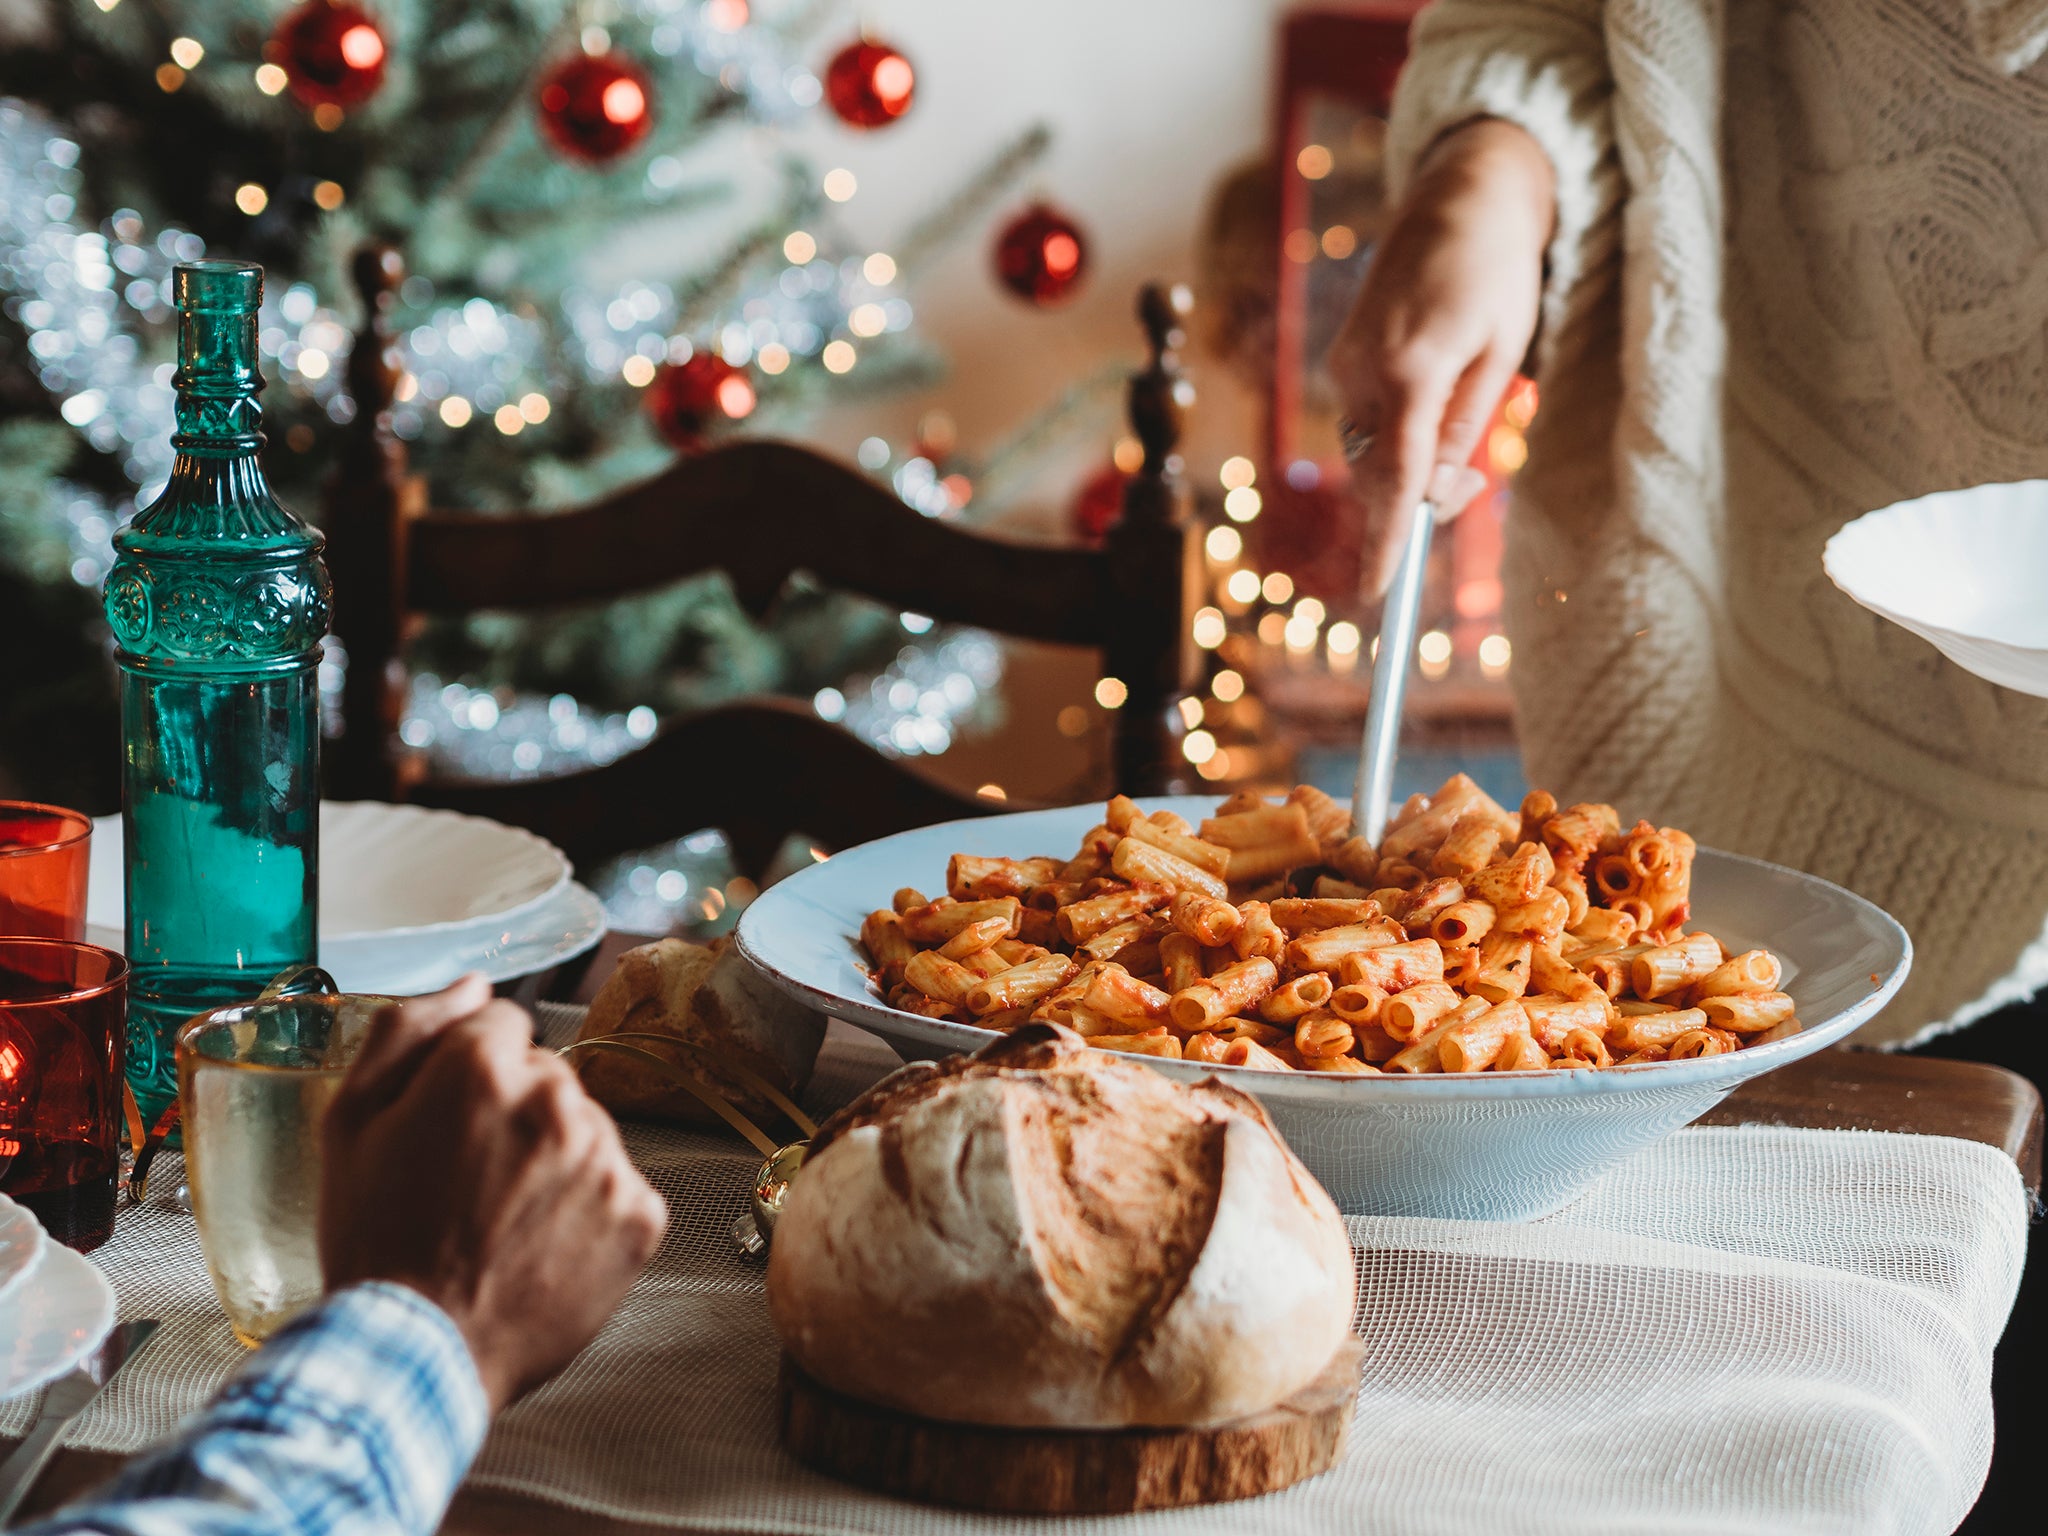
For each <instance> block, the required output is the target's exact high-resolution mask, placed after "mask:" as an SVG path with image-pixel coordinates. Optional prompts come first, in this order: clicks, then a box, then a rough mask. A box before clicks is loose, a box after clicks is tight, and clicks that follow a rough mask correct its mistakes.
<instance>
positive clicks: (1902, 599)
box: [1821, 480, 2048, 698]
mask: <svg viewBox="0 0 2048 1536" xmlns="http://www.w3.org/2000/svg"><path fill="white" fill-rule="evenodd" d="M1821 565H1822V568H1823V569H1825V570H1826V571H1827V573H1828V577H1829V579H1830V580H1832V581H1833V582H1834V584H1835V585H1836V586H1838V587H1840V588H1841V589H1842V590H1843V591H1844V592H1846V593H1848V595H1849V596H1850V597H1852V598H1854V599H1855V600H1856V601H1857V602H1859V603H1861V604H1862V605H1863V606H1864V607H1866V608H1868V609H1870V610H1871V612H1873V613H1876V614H1881V615H1882V616H1883V617H1885V618H1887V619H1890V620H1891V621H1892V622H1893V623H1895V624H1901V625H1904V626H1905V627H1906V628H1907V629H1910V630H1912V631H1913V633H1915V634H1916V635H1919V636H1920V637H1921V638H1923V639H1925V640H1927V641H1929V642H1931V643H1932V644H1933V645H1934V646H1936V647H1937V648H1938V649H1939V650H1940V651H1941V652H1942V654H1943V655H1945V656H1947V657H1948V659H1949V660H1950V661H1953V662H1954V663H1955V664H1956V665H1957V666H1959V667H1962V668H1964V669H1965V670H1966V671H1970V672H1974V673H1976V674H1977V676H1979V677H1981V678H1984V679H1985V680H1987V681H1989V682H1993V683H1997V684H1999V685H2000V686H2002V687H2006V688H2012V689H2015V690H2017V691H2018V692H2020V693H2030V694H2033V695H2035V696H2036V697H2042V698H2048V480H2022V481H2016V482H2013V483H2011V484H2007V485H1974V486H1971V487H1970V488H1969V489H1967V490H1961V491H1936V492H1935V493H1934V494H1932V495H1929V496H1918V497H1915V498H1914V499H1913V500H1911V501H1901V502H1897V503H1894V504H1893V505H1891V506H1889V507H1885V508H1882V509H1881V510H1879V511H1876V512H1870V513H1866V514H1865V515H1864V516H1862V517H1859V518H1857V519H1856V521H1854V522H1853V523H1850V524H1848V525H1847V526H1846V527H1844V528H1842V529H1840V530H1839V531H1838V532H1837V533H1836V534H1835V536H1834V537H1833V538H1831V539H1829V540H1828V543H1827V548H1826V550H1825V551H1824V552H1823V553H1822V555H1821Z"/></svg>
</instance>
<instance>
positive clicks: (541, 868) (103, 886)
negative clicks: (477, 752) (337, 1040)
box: [85, 800, 569, 950]
mask: <svg viewBox="0 0 2048 1536" xmlns="http://www.w3.org/2000/svg"><path fill="white" fill-rule="evenodd" d="M92 834H93V835H92V881H91V884H90V886H89V887H88V889H87V892H86V905H85V920H86V924H87V926H88V927H90V928H94V929H98V930H100V931H101V932H104V933H118V932H120V931H121V928H122V924H123V911H122V907H123V889H122V885H123V882H122V871H121V818H120V817H118V816H101V817H98V818H97V819H95V820H94V822H93V824H92ZM568 883H569V861H568V860H567V859H566V858H564V857H563V855H562V851H561V850H560V849H559V848H557V847H556V846H555V845H554V844H553V843H551V842H549V841H547V839H545V838H542V837H536V836H534V834H533V833H531V832H528V831H526V830H525V829H524V828H521V827H508V826H505V825H503V824H501V823H499V822H495V821H489V820H486V819H485V818H484V817H481V816H464V815H461V814H459V813H457V812H455V811H439V810H433V809H430V808H428V807H426V806H419V805H388V804H386V803H384V802H382V801H378V800H323V801H321V802H320V945H321V948H322V949H323V950H324V949H326V948H327V947H328V946H329V945H331V944H336V943H340V942H345V941H349V940H357V939H363V940H374V941H378V942H387V941H390V940H395V939H414V938H419V939H431V938H451V937H455V936H457V935H460V934H462V933H464V932H466V931H467V930H469V929H471V928H475V927H477V926H479V925H481V926H484V927H490V926H493V925H496V924H500V923H502V922H504V921H505V920H506V919H508V918H510V917H512V916H514V915H515V914H517V913H521V912H525V911H527V910H529V909H531V908H533V907H537V906H539V905H540V904H541V903H542V902H544V901H546V900H547V899H548V898H549V897H551V896H554V895H557V894H559V893H560V891H561V890H562V888H563V887H564V886H566V885H567V884H568ZM95 942H104V941H103V940H95Z"/></svg>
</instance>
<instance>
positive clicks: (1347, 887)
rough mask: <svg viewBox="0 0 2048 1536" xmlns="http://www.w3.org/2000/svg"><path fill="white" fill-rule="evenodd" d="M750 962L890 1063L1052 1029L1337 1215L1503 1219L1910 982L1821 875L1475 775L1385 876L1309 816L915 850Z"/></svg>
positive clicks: (1054, 815) (1237, 815)
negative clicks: (1243, 1117) (1243, 1116)
mask: <svg viewBox="0 0 2048 1536" xmlns="http://www.w3.org/2000/svg"><path fill="white" fill-rule="evenodd" d="M738 943H739V947H740V951H741V953H742V954H743V955H745V956H746V958H747V959H748V960H749V961H750V962H752V963H753V964H754V965H755V966H756V967H758V968H759V969H760V970H761V971H762V972H763V974H764V975H766V976H767V977H768V978H769V979H770V980H771V981H773V982H774V983H775V984H776V985H778V986H780V987H781V988H783V989H784V990H785V991H787V992H788V993H789V994H790V995H791V996H793V997H795V998H797V999H799V1000H801V1001H803V1002H805V1003H807V1004H809V1005H810V1006H812V1007H815V1008H817V1009H819V1010H821V1011H823V1012H825V1013H828V1014H831V1015H832V1016H834V1017H837V1018H841V1019H844V1020H846V1021H848V1022H850V1023H853V1024H856V1025H859V1026H861V1027H863V1028H866V1029H870V1030H873V1031H875V1032H876V1033H877V1034H880V1035H882V1036H883V1037H884V1038H885V1039H887V1040H888V1041H889V1042H890V1043H891V1044H892V1045H893V1046H894V1047H895V1048H896V1050H897V1051H898V1053H899V1054H900V1055H902V1056H903V1057H904V1058H905V1059H906V1060H915V1059H922V1058H930V1057H936V1056H942V1055H947V1054H951V1053H955V1052H964V1051H972V1050H974V1049H977V1048H978V1047H980V1046H982V1045H984V1044H986V1043H987V1042H988V1041H989V1040H991V1039H993V1038H994V1037H995V1036H996V1034H998V1033H1001V1032H1005V1031H1009V1030H1013V1029H1016V1028H1019V1027H1020V1026H1023V1025H1025V1024H1030V1023H1053V1024H1058V1025H1061V1026H1063V1027H1066V1028H1069V1029H1073V1030H1076V1031H1077V1032H1079V1033H1080V1034H1082V1035H1083V1036H1085V1037H1087V1038H1088V1039H1089V1041H1090V1043H1091V1044H1094V1045H1096V1046H1098V1047H1100V1048H1102V1049H1105V1050H1115V1051H1122V1052H1127V1053H1131V1054H1134V1055H1140V1056H1143V1057H1144V1058H1145V1059H1146V1061H1147V1062H1148V1063H1149V1064H1150V1065H1152V1066H1153V1067H1155V1068H1156V1069H1157V1070H1159V1071H1161V1072H1163V1073H1165V1074H1167V1075H1168V1076H1171V1077H1177V1078H1181V1079H1183V1080H1193V1079H1197V1078H1202V1077H1208V1076H1215V1077H1218V1078H1220V1079H1222V1080H1224V1081H1226V1082H1228V1083H1230V1084H1231V1085H1233V1086H1235V1087H1238V1088H1241V1089H1243V1090H1245V1091H1246V1092H1248V1093H1250V1094H1252V1095H1253V1096H1255V1097H1256V1098H1257V1099H1258V1100H1259V1101H1260V1103H1261V1104H1262V1105H1263V1106H1264V1107H1265V1109H1266V1112H1267V1113H1268V1114H1269V1115H1270V1116H1271V1117H1272V1119H1273V1121H1274V1123H1275V1124H1276V1125H1277V1126H1278V1127H1279V1129H1280V1130H1281V1132H1282V1133H1283V1134H1284V1135H1285V1136H1286V1138H1287V1140H1288V1142H1289V1144H1290V1145H1292V1146H1293V1148H1294V1149H1295V1151H1296V1153H1297V1154H1299V1156H1300V1157H1301V1159H1302V1161H1303V1162H1304V1163H1306V1164H1307V1165H1308V1167H1309V1168H1310V1169H1311V1170H1312V1171H1313V1172H1314V1173H1315V1174H1316V1176H1317V1177H1318V1178H1320V1179H1321V1180H1322V1181H1323V1183H1324V1184H1325V1186H1327V1187H1328V1189H1329V1191H1330V1193H1331V1194H1332V1195H1333V1196H1334V1197H1335V1198H1336V1200H1337V1202H1338V1204H1339V1205H1340V1206H1342V1207H1343V1208H1344V1209H1345V1210H1347V1211H1352V1212H1360V1213H1366V1214H1375V1215H1408V1216H1431V1217H1451V1218H1467V1219H1488V1220H1523V1219H1527V1218H1531V1217H1535V1216H1540V1215H1543V1214H1546V1213H1548V1212H1550V1211H1553V1210H1556V1209H1557V1208H1559V1207H1560V1206H1562V1205H1563V1204H1565V1203H1566V1202H1567V1201H1569V1200H1571V1199H1572V1198H1573V1197H1574V1196H1575V1195H1576V1194H1578V1193H1579V1192H1580V1191H1581V1190H1583V1189H1584V1188H1585V1187H1586V1185H1587V1184H1589V1183H1590V1182H1591V1181H1592V1180H1594V1179H1595V1178H1597V1177H1598V1176H1599V1175H1600V1174H1601V1173H1602V1172H1603V1171H1604V1170H1606V1169H1607V1168H1609V1167H1611V1166H1612V1165H1613V1164H1614V1163H1615V1162H1616V1161H1618V1160H1619V1159H1621V1158H1623V1157H1626V1156H1627V1155H1628V1154H1629V1153H1631V1152H1634V1151H1636V1150H1638V1149H1640V1148H1642V1147H1644V1146H1646V1145H1648V1144H1649V1143H1651V1142H1653V1141H1655V1140H1657V1139H1658V1138H1660V1137H1662V1136H1664V1135H1667V1134H1668V1133H1670V1132H1671V1131H1674V1130H1676V1129H1678V1128H1679V1127H1680V1126H1683V1125H1686V1124H1687V1123H1689V1122H1691V1121H1693V1120H1695V1119H1697V1118H1698V1117H1699V1116H1700V1115H1702V1114H1704V1113H1705V1112H1706V1111H1707V1110H1709V1109H1711V1108H1712V1107H1713V1106H1714V1105H1715V1104H1716V1103H1718V1102H1719V1101H1720V1100H1721V1099H1722V1098H1724V1097H1726V1095H1727V1094H1728V1093H1729V1092H1730V1091H1731V1090H1732V1089H1734V1088H1735V1087H1736V1086H1738V1085H1739V1084H1741V1083H1743V1082H1745V1081H1747V1080H1748V1079H1750V1078H1752V1077H1756V1076H1759V1075H1760V1074H1762V1073H1765V1072H1769V1071H1771V1070H1773V1069H1774V1068H1777V1067H1781V1066H1783V1065H1785V1064H1786V1063H1787V1062H1791V1061H1796V1060H1798V1059H1799V1058H1801V1057H1803V1056H1807V1055H1810V1054H1812V1053H1813V1052H1814V1051H1817V1050H1821V1049H1823V1048H1824V1047H1826V1046H1828V1045H1831V1044H1834V1043H1835V1042H1837V1041H1839V1040H1841V1039H1842V1038H1843V1037H1845V1036H1846V1035H1848V1034H1849V1033H1850V1032H1851V1031H1853V1030H1854V1029H1855V1028H1856V1027H1857V1026H1858V1025H1859V1024H1862V1023H1863V1022H1864V1021H1865V1020H1867V1019H1869V1018H1870V1017H1871V1016H1872V1015H1873V1014H1875V1013H1876V1012H1877V1011H1878V1009H1880V1008H1881V1007H1883V1006H1884V1004H1885V1002H1886V1001H1887V1000H1888V999H1889V998H1890V997H1891V996H1892V994H1893V993H1895V992H1896V991H1897V990H1898V988H1899V986H1900V985H1901V984H1902V983H1903V981H1904V980H1905V976H1906V971H1907V968H1908V966H1909V965H1910V963H1911V958H1912V945H1911V942H1910V941H1909V940H1908V938H1907V936H1906V933H1905V930H1904V929H1902V928H1901V927H1900V926H1899V925H1898V923H1896V922H1894V921H1893V920H1892V919H1891V918H1890V917H1888V916H1887V915H1886V914H1885V913H1884V912H1882V911H1880V910H1879V909H1878V908H1877V907H1875V906H1873V905H1871V904H1870V903H1869V902H1867V901H1865V900H1863V899H1862V898H1861V897H1859V896H1856V895H1853V894H1852V893H1850V892H1848V891H1845V890H1843V889H1841V888H1840V887H1839V886H1835V885H1831V884H1829V883H1828V882H1826V881H1824V880H1820V879H1817V878H1815V877H1814V876H1812V875H1806V874H1802V873H1800V872H1798V871H1796V870H1791V869H1785V868H1782V867H1779V866H1777V865H1772V864H1766V863H1762V862H1760V861H1758V860H1755V859H1748V858H1742V857H1739V856H1737V855H1734V854H1728V853H1721V852H1717V851H1716V850H1713V849H1710V848H1697V847H1695V846H1694V844H1693V841H1692V839H1691V838H1690V837H1688V836H1687V835H1686V834H1685V833H1684V832H1683V831H1682V830H1680V829H1677V828H1672V827H1658V826H1654V825H1652V824H1651V823H1649V822H1645V821H1638V822H1635V823H1633V824H1631V823H1628V822H1625V821H1623V819H1622V818H1621V817H1620V816H1619V815H1618V814H1617V813H1616V812H1615V811H1614V809H1613V808H1612V807H1609V806H1605V805H1568V806H1560V805H1559V804H1558V803H1557V802H1556V801H1555V800H1554V799H1553V798H1552V797H1550V796H1549V795H1547V794H1544V793H1542V792H1540V791H1539V792H1536V793H1533V794H1531V795H1530V796H1529V797H1528V799H1527V800H1525V801H1524V803H1523V804H1522V806H1521V807H1520V808H1519V809H1518V810H1509V809H1506V808H1505V807H1502V806H1500V805H1498V804H1497V803H1495V802H1494V801H1493V800H1491V799H1490V798H1489V797H1487V796H1486V795H1485V793H1484V792H1483V791H1481V790H1480V789H1479V787H1478V786H1477V785H1476V784H1473V783H1472V781H1471V780H1469V779H1466V778H1464V777H1463V776H1456V777H1453V778H1452V779H1451V780H1450V781H1448V782H1447V783H1446V784H1444V785H1443V786H1442V787H1441V788H1440V789H1439V790H1438V791H1437V793H1436V794H1434V795H1431V796H1427V797H1425V796H1417V797H1415V798H1414V799H1412V800H1411V801H1410V802H1409V803H1408V804H1407V805H1405V806H1403V807H1402V808H1401V811H1400V813H1399V814H1397V815H1396V816H1395V817H1394V818H1393V821H1392V823H1391V824H1390V826H1389V828H1388V830H1387V833H1386V835H1385V837H1384V838H1383V839H1382V841H1381V842H1380V844H1379V845H1378V846H1377V847H1373V846H1370V845H1368V844H1366V843H1365V841H1364V840H1363V839H1361V838H1356V837H1353V836H1351V834H1350V831H1349V827H1348V825H1347V817H1346V813H1345V808H1344V807H1343V806H1342V805H1341V804H1340V803H1338V802H1336V801H1334V800H1332V799H1330V797H1328V796H1327V795H1322V794H1320V793H1319V792H1317V791H1315V790H1313V789H1308V788H1303V789H1298V790H1296V791H1294V792H1293V793H1292V794H1290V795H1289V796H1287V797H1286V798H1284V799H1272V800H1269V799H1264V798H1261V797H1259V796H1256V795H1251V794H1240V795H1236V796H1233V797H1231V799H1230V800H1227V801H1225V802H1223V803H1222V804H1221V805H1218V804H1216V803H1215V802H1214V801H1213V800H1211V799H1207V798H1199V797H1192V796H1183V797H1169V798H1162V799H1152V800H1145V801H1142V802H1140V801H1133V800H1130V799H1127V798H1125V797H1123V796H1118V797H1116V798H1115V799H1113V800H1112V801H1110V802H1109V804H1108V805H1107V806H1103V805H1090V806H1074V807H1069V808H1066V809H1061V810H1043V811H1027V812H1019V813H1014V814H1009V815H1000V816H990V817H987V818H982V819H976V820H968V821H957V822H949V823H946V824H943V825H940V826H933V827H925V828H921V829H919V830H917V831H913V832H906V833H902V834H899V835H897V836H895V837H889V838H884V839H881V840H880V841H877V842H874V843H869V844H866V845H864V846H861V847H858V848H853V849H849V850H847V851H845V852H843V853H840V854H837V855H835V856H833V857H832V858H831V859H829V860H827V861H826V862H824V863H821V864H818V865H815V866H813V867H812V868H810V869H807V870H804V871H802V872H800V873H798V874H796V875H793V876H791V877H790V878H789V879H787V880H784V881H782V882H781V883H779V884H777V885H775V886H773V887H771V888H770V889H769V890H768V891H766V892H765V893H763V895H762V896H761V897H760V898H759V899H758V900H757V901H756V902H755V903H754V904H753V905H752V906H751V907H749V908H748V909H747V911H746V913H745V915H744V916H743V917H742V918H741V921H740V925H739V933H738Z"/></svg>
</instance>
